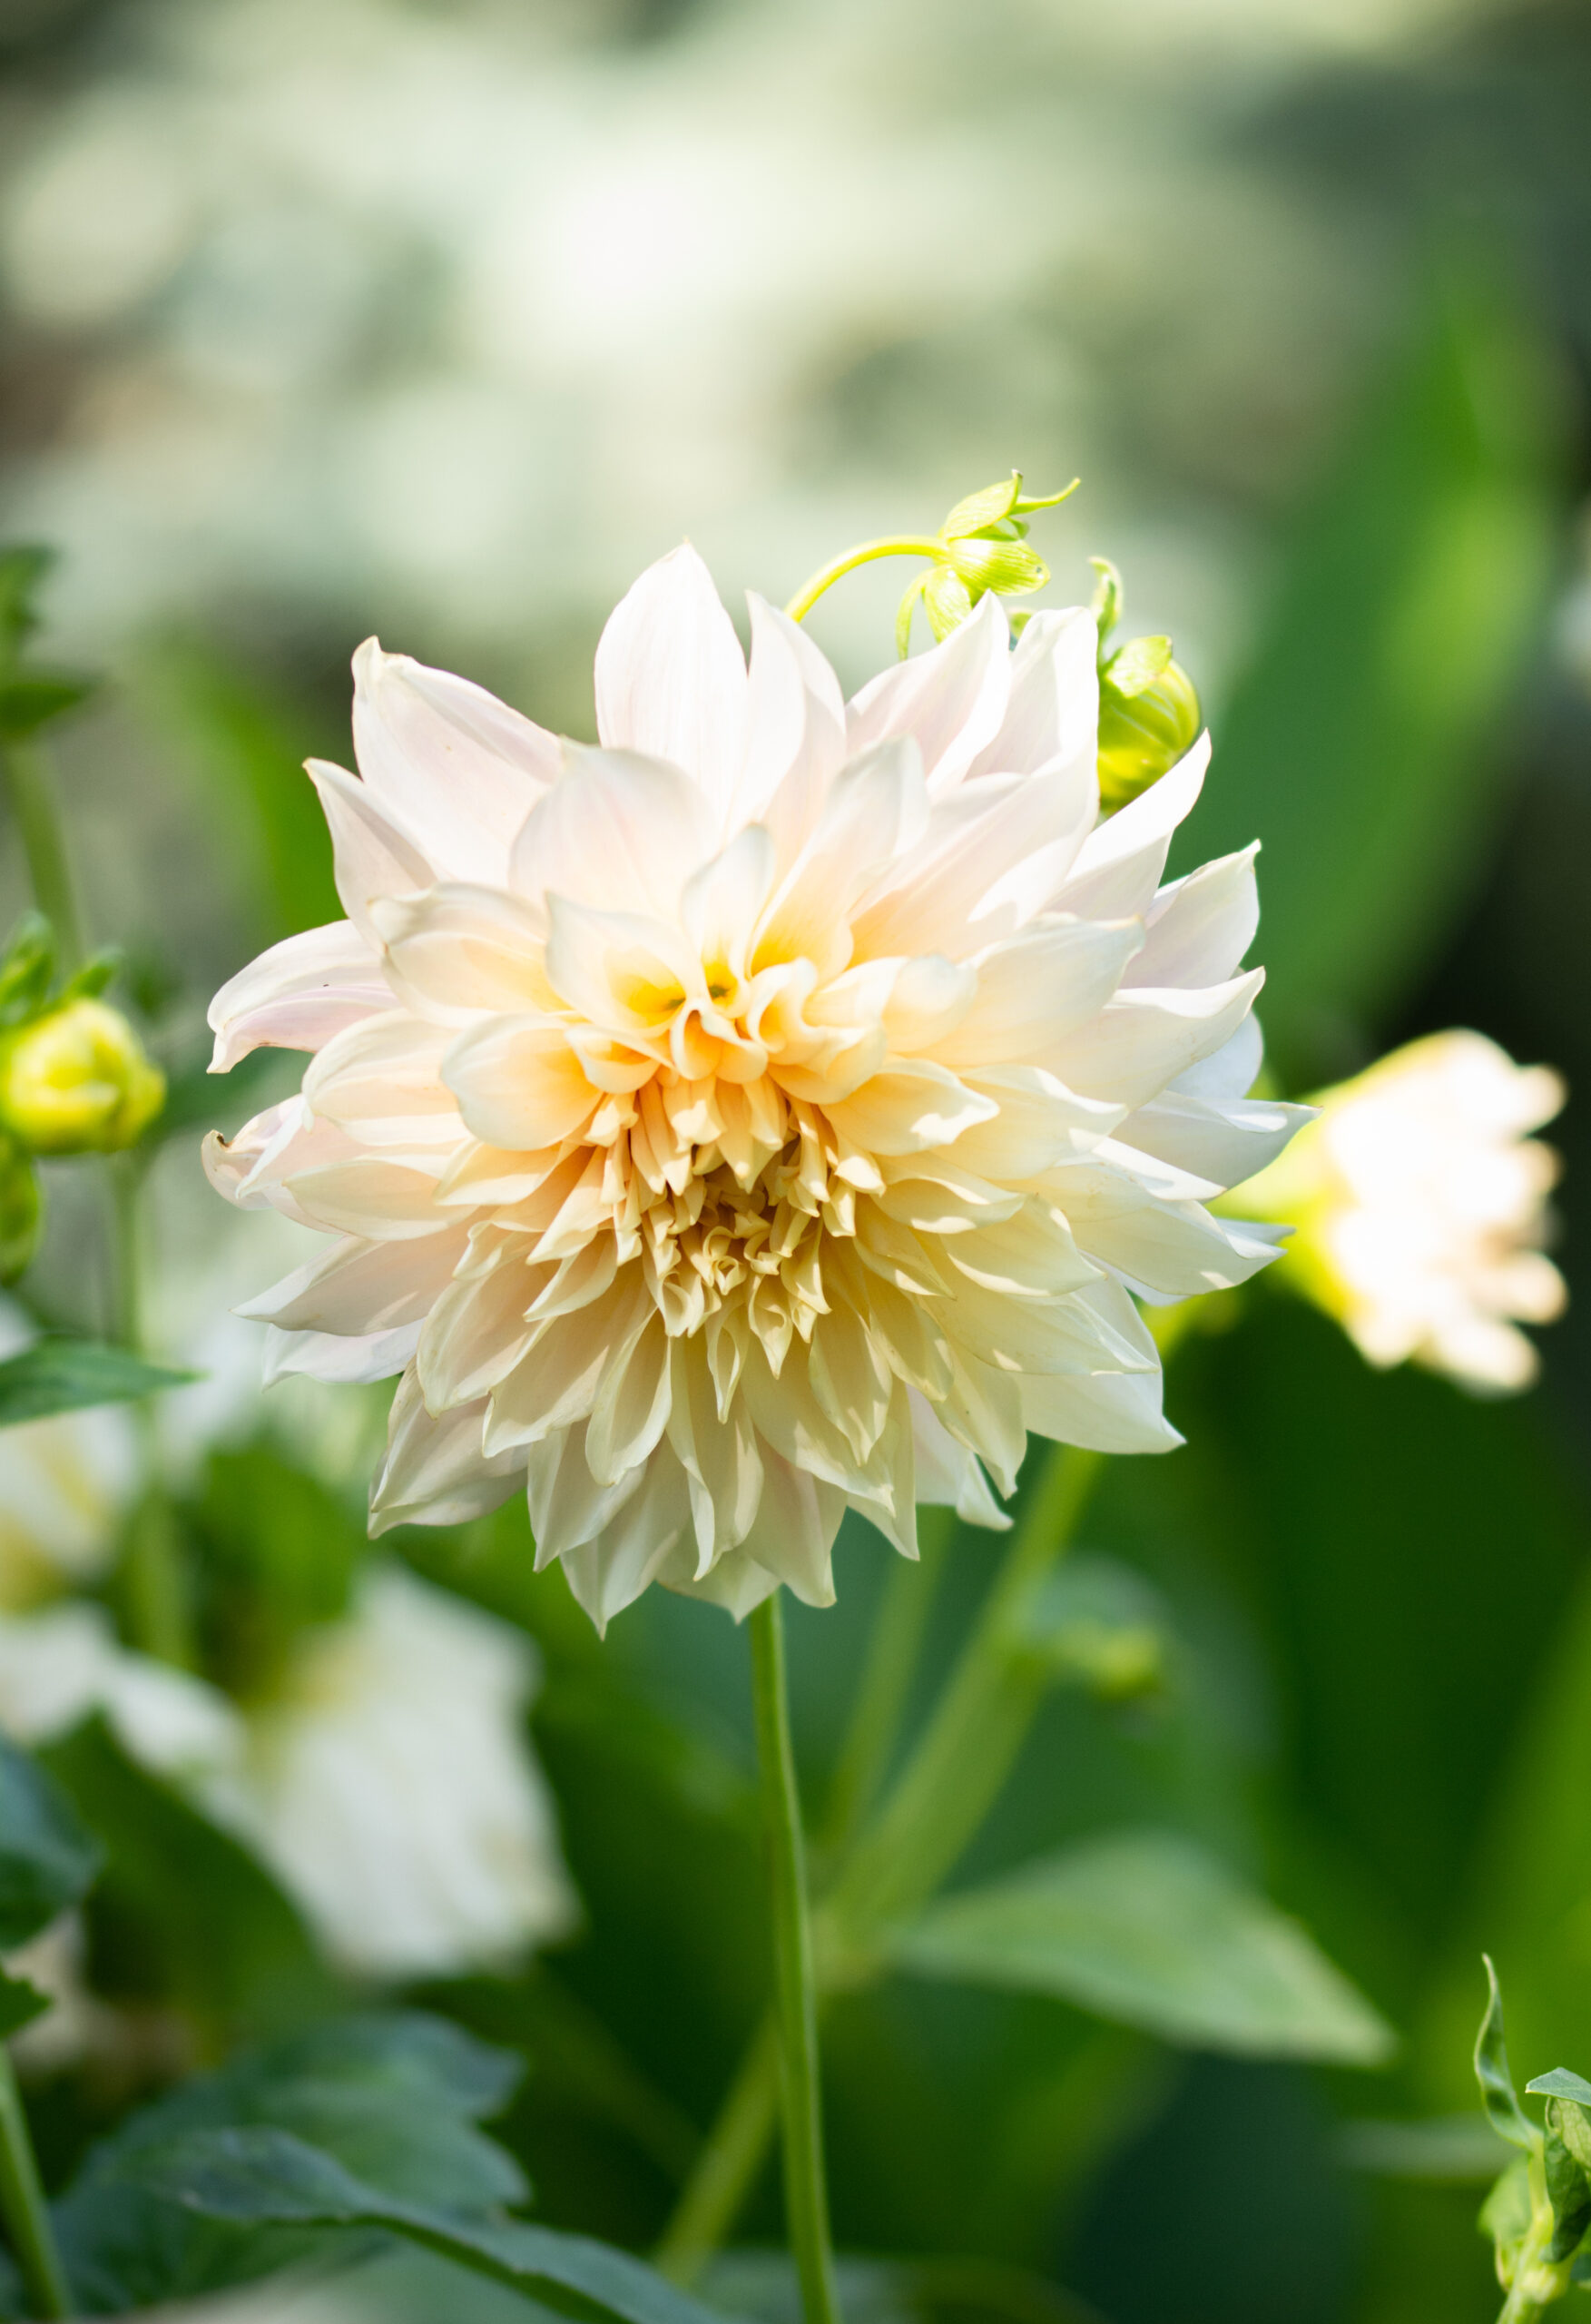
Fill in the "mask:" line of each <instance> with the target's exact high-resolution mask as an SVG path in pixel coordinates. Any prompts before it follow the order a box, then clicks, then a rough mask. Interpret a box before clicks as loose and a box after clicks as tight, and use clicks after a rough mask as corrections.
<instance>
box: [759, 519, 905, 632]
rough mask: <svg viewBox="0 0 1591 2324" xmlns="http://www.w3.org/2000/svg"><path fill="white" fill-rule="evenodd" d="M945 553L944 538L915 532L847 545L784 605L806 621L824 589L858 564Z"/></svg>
mask: <svg viewBox="0 0 1591 2324" xmlns="http://www.w3.org/2000/svg"><path fill="white" fill-rule="evenodd" d="M944 554H945V544H944V542H943V541H938V540H928V539H924V538H921V537H918V535H916V534H914V533H892V534H889V535H887V536H885V537H883V538H881V539H879V540H876V541H863V542H862V543H861V544H860V546H859V547H857V548H848V549H846V550H845V551H844V552H843V554H842V555H840V556H837V557H834V558H833V559H831V560H830V563H829V564H827V565H825V566H821V567H820V570H819V571H818V572H816V573H814V574H813V576H812V577H811V579H810V581H809V582H807V583H806V584H805V586H803V587H801V588H800V589H798V590H797V591H796V593H795V596H793V597H792V598H791V601H790V603H789V605H788V606H786V607H785V609H784V610H785V612H786V613H787V614H788V615H790V618H791V621H805V619H806V617H807V615H809V614H810V612H811V610H812V607H813V606H815V605H816V604H817V602H818V600H819V598H820V596H822V594H823V592H824V590H825V589H831V588H832V587H833V586H834V584H835V583H836V582H837V581H842V580H843V579H844V578H845V576H846V575H847V574H848V573H854V572H855V571H856V569H857V567H858V566H859V565H871V564H872V563H873V561H874V560H875V558H877V557H880V556H926V557H928V558H931V559H934V560H938V558H939V557H942V556H944Z"/></svg>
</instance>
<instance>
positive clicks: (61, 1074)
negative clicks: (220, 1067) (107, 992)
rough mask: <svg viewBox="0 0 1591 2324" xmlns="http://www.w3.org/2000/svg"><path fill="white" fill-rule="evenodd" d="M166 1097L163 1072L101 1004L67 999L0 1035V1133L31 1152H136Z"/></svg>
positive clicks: (120, 1019) (118, 1017)
mask: <svg viewBox="0 0 1591 2324" xmlns="http://www.w3.org/2000/svg"><path fill="white" fill-rule="evenodd" d="M165 1094H166V1078H165V1076H164V1074H163V1073H162V1071H161V1070H160V1068H159V1067H158V1066H154V1065H152V1064H151V1063H150V1061H149V1059H148V1058H147V1057H146V1056H145V1055H144V1052H143V1047H142V1043H141V1042H140V1040H139V1039H138V1036H137V1034H136V1033H135V1032H134V1031H133V1028H132V1026H131V1025H130V1024H129V1023H128V1022H127V1019H125V1017H123V1015H122V1014H121V1012H120V1011H119V1010H118V1009H112V1008H110V1007H108V1006H107V1004H106V1003H105V1002H104V1001H103V1000H81V999H80V1000H68V1001H66V1002H65V1003H64V1005H63V1006H62V1007H60V1008H58V1009H50V1010H49V1011H48V1012H47V1013H46V1014H45V1015H44V1016H43V1017H38V1018H35V1019H34V1021H33V1023H32V1024H31V1025H25V1026H23V1027H21V1028H20V1029H19V1030H17V1031H16V1032H14V1033H9V1034H6V1035H5V1036H4V1037H0V1131H4V1132H5V1133H6V1134H8V1135H9V1136H10V1137H13V1138H15V1141H16V1143H17V1144H18V1145H19V1146H22V1147H25V1148H27V1150H28V1151H29V1152H30V1153H34V1154H109V1153H113V1152H114V1151H115V1150H116V1149H117V1148H118V1147H123V1146H131V1145H132V1143H133V1139H134V1138H135V1137H138V1136H139V1134H140V1132H141V1131H142V1130H143V1129H145V1128H147V1127H148V1125H149V1124H150V1123H151V1122H152V1120H153V1119H154V1118H155V1116H156V1114H158V1113H159V1111H160V1109H161V1107H162V1104H163V1103H164V1101H165Z"/></svg>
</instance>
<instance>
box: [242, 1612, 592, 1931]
mask: <svg viewBox="0 0 1591 2324" xmlns="http://www.w3.org/2000/svg"><path fill="white" fill-rule="evenodd" d="M535 1676H536V1666H535V1649H534V1648H533V1647H532V1645H531V1643H530V1641H529V1640H528V1639H526V1638H525V1637H523V1636H522V1635H521V1634H520V1633H519V1632H518V1631H517V1630H511V1629H509V1628H508V1627H507V1625H506V1624H505V1623H503V1622H499V1621H496V1620H494V1619H493V1618H492V1617H491V1616H489V1615H486V1614H483V1613H480V1612H478V1611H477V1610H476V1609H475V1608H473V1607H469V1606H466V1605H465V1604H463V1603H462V1602H461V1601H460V1600H458V1599H457V1598H453V1597H450V1596H447V1594H445V1593H444V1592H442V1591H440V1590H431V1589H428V1588H427V1587H426V1585H425V1584H424V1583H422V1582H419V1581H415V1580H414V1578H413V1577H412V1576H411V1575H409V1574H407V1573H403V1572H400V1571H397V1570H389V1571H382V1572H378V1573H375V1574H372V1575H371V1576H370V1577H369V1578H368V1581H366V1583H365V1585H364V1589H363V1591H362V1593H361V1596H360V1600H359V1602H358V1607H357V1609H356V1610H355V1611H354V1612H353V1613H352V1614H351V1615H350V1616H349V1618H348V1620H345V1621H342V1622H339V1623H337V1624H335V1625H333V1626H330V1627H329V1628H328V1629H326V1630H321V1631H315V1632H310V1633H309V1634H307V1635H306V1637H305V1638H304V1639H303V1640H302V1641H301V1642H300V1648H299V1650H298V1653H297V1656H296V1659H295V1660H294V1662H293V1664H292V1666H291V1667H290V1670H289V1672H288V1673H287V1675H286V1677H285V1679H283V1681H282V1682H281V1683H280V1686H279V1688H278V1689H277V1690H276V1692H275V1694H274V1695H273V1697H272V1699H271V1700H270V1703H269V1704H266V1705H262V1706H261V1707H260V1708H258V1709H254V1710H251V1711H250V1713H249V1714H248V1717H247V1720H246V1734H245V1738H244V1745H243V1749H242V1752H241V1756H240V1757H239V1758H236V1759H234V1760H233V1762H232V1763H231V1766H230V1767H229V1768H227V1769H226V1770H225V1771H224V1772H223V1773H222V1774H221V1775H220V1777H219V1778H218V1780H216V1781H215V1782H213V1783H212V1784H211V1785H210V1786H209V1787H207V1794H206V1796H207V1797H208V1800H209V1803H210V1805H211V1808H212V1810H213V1811H214V1812H215V1813H216V1815H217V1816H218V1817H220V1818H221V1820H223V1821H225V1822H227V1823H228V1824H230V1825H231V1827H233V1828H234V1829H236V1830H237V1831H239V1832H240V1833H241V1835H243V1836H244V1837H246V1838H248V1839H249V1840H250V1843H251V1844H252V1845H253V1846H255V1847H256V1848H257V1849H258V1851H259V1853H260V1856H262V1857H263V1858H264V1860H265V1861H266V1863H268V1864H269V1865H270V1866H271V1867H272V1869H273V1870H274V1871H275V1872H276V1874H277V1876H279V1878H280V1880H281V1882H282V1883H283V1885H284V1886H285V1887H286V1888H287V1889H288V1890H289V1892H290V1894H291V1895H292V1896H295V1897H296V1898H297V1899H298V1901H299V1903H300V1905H301V1906H302V1907H303V1909H304V1911H305V1912H306V1914H307V1915H309V1919H310V1920H311V1921H312V1922H313V1924H314V1925H315V1926H316V1928H317V1929H318V1930H319V1933H320V1935H321V1936H322V1938H323V1939H324V1941H325V1943H326V1945H327V1946H328V1948H329V1951H330V1952H332V1953H333V1954H334V1955H336V1956H338V1957H339V1959H341V1960H343V1961H344V1962H346V1963H347V1964H348V1965H349V1966H350V1967H352V1968H356V1969H361V1970H366V1971H368V1972H371V1973H373V1974H378V1975H385V1976H420V1975H427V1974H446V1973H447V1972H449V1971H453V1970H457V1969H460V1968H465V1967H468V1966H475V1965H489V1964H492V1963H494V1962H496V1961H500V1960H504V1959H506V1958H508V1957H509V1956H511V1955H514V1954H515V1953H516V1952H519V1951H521V1950H523V1949H524V1947H525V1946H526V1945H530V1944H535V1943H541V1942H545V1941H547V1940H550V1939H552V1938H554V1937H557V1936H560V1935H565V1933H566V1932H567V1931H568V1929H569V1928H570V1927H571V1926H572V1925H573V1924H574V1921H575V1916H576V1910H577V1908H576V1905H575V1895H574V1891H573V1889H572V1887H571V1886H570V1883H569V1878H568V1875H567V1873H566V1872H565V1869H564V1864H563V1859H562V1856H561V1855H560V1852H559V1847H558V1840H557V1834H556V1829H555V1819H554V1811H553V1806H552V1800H551V1797H550V1795H549V1793H548V1791H547V1788H546V1786H545V1781H544V1780H543V1778H542V1776H541V1772H540V1769H539V1768H537V1766H536V1764H535V1760H534V1759H533V1758H532V1757H531V1753H530V1747H529V1744H528V1742H527V1740H526V1738H525V1730H524V1719H525V1709H526V1706H527V1704H528V1701H529V1699H530V1696H531V1693H532V1691H533V1689H534V1687H535Z"/></svg>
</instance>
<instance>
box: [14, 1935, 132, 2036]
mask: <svg viewBox="0 0 1591 2324" xmlns="http://www.w3.org/2000/svg"><path fill="white" fill-rule="evenodd" d="M0 1966H4V1968H5V1973H6V1974H7V1975H8V1976H12V1977H21V1978H23V1979H24V1980H25V1982H26V1983H27V1984H30V1985H32V1986H33V1987H34V1991H35V1992H37V1993H41V1994H45V1995H46V1996H47V1997H48V2000H49V2004H50V2006H49V2008H48V2009H47V2010H45V2011H44V2014H43V2015H42V2016H41V2017H35V2018H34V2020H33V2022H32V2024H28V2025H25V2026H24V2027H23V2028H22V2031H21V2032H20V2033H13V2034H12V2035H11V2037H10V2039H9V2041H8V2042H7V2044H6V2047H7V2048H8V2049H9V2050H10V2052H11V2054H12V2056H13V2058H14V2059H15V2062H16V2063H17V2064H18V2065H19V2066H20V2067H21V2068H22V2070H23V2072H24V2073H36V2074H48V2073H60V2072H61V2071H62V2069H63V2068H64V2067H66V2066H70V2065H74V2064H75V2063H77V2061H78V2059H80V2058H82V2057H85V2056H87V2055H89V2054H91V2053H93V2052H95V2051H98V2052H100V2053H104V2052H105V2051H107V2050H111V2049H113V2048H114V2047H115V2046H116V2044H117V2043H118V2041H119V2038H120V2033H121V2025H120V2021H119V2019H118V2016H117V2014H116V2012H115V2011H114V2010H113V2009H108V2008H107V2007H106V2006H105V2004H104V2003H103V2002H102V2001H98V2000H96V1999H95V1997H94V1995H93V1994H92V1993H91V1992H90V1991H89V1987H88V1984H87V1981H86V1979H85V1978H84V1976H83V1918H82V1915H80V1914H78V1913H75V1912H72V1913H63V1914H62V1915H61V1916H60V1918H59V1919H58V1920H53V1921H52V1922H51V1923H50V1925H49V1927H48V1928H45V1929H41V1930H40V1932H39V1934H38V1935H37V1936H35V1937H34V1938H32V1939H31V1940H30V1941H29V1942H28V1943H27V1944H26V1945H18V1947H17V1948H16V1950H15V1952H14V1953H8V1954H6V1955H5V1960H4V1963H3V1964H0Z"/></svg>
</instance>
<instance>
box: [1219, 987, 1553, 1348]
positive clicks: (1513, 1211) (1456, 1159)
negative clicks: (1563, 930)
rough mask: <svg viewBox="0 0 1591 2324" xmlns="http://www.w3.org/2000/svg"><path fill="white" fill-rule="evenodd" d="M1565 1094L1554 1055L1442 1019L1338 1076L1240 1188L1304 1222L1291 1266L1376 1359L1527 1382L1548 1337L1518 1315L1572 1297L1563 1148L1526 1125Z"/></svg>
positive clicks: (1543, 1312) (1280, 1214) (1544, 1117)
mask: <svg viewBox="0 0 1591 2324" xmlns="http://www.w3.org/2000/svg"><path fill="white" fill-rule="evenodd" d="M1563 1102H1564V1085H1563V1083H1562V1081H1561V1080H1560V1079H1559V1078H1558V1077H1557V1074H1556V1073H1554V1072H1552V1071H1551V1070H1550V1069H1549V1068H1547V1067H1546V1066H1540V1065H1535V1066H1520V1065H1516V1064H1515V1063H1514V1061H1513V1059H1511V1058H1510V1057H1509V1056H1508V1054H1507V1052H1506V1051H1505V1050H1503V1049H1498V1046H1497V1043H1496V1042H1495V1041H1488V1039H1485V1037H1484V1036H1483V1035H1481V1034H1479V1033H1468V1032H1454V1033H1435V1034H1432V1035H1430V1036H1429V1038H1428V1039H1424V1040H1419V1041H1413V1042H1410V1043H1409V1046H1408V1047H1407V1048H1405V1049H1395V1050H1394V1051H1393V1052H1392V1054H1391V1055H1390V1057H1384V1058H1382V1059H1380V1062H1379V1063H1378V1064H1376V1065H1373V1066H1371V1067H1370V1070H1369V1071H1368V1072H1366V1073H1361V1074H1360V1075H1359V1076H1358V1077H1357V1078H1355V1079H1353V1080H1351V1081H1345V1082H1342V1083H1341V1084H1340V1085H1339V1086H1338V1087H1337V1088H1334V1089H1328V1090H1326V1091H1325V1092H1324V1093H1323V1094H1322V1096H1321V1098H1319V1099H1318V1100H1317V1103H1318V1104H1319V1106H1320V1108H1321V1112H1320V1118H1319V1119H1318V1120H1316V1121H1313V1122H1311V1124H1310V1125H1309V1127H1308V1128H1306V1129H1305V1130H1304V1131H1303V1133H1302V1134H1301V1137H1299V1138H1298V1139H1297V1141H1296V1143H1295V1144H1294V1145H1293V1146H1292V1147H1291V1149H1290V1150H1289V1152H1288V1153H1287V1155H1286V1156H1285V1157H1284V1158H1283V1159H1282V1161H1280V1162H1278V1163H1276V1164H1275V1165H1273V1166H1272V1168H1270V1169H1269V1170H1267V1171H1266V1172H1265V1174H1264V1176H1263V1177H1261V1178H1260V1179H1258V1180H1257V1181H1256V1182H1255V1183H1254V1184H1253V1185H1252V1186H1246V1187H1240V1188H1239V1190H1238V1193H1237V1196H1236V1197H1235V1199H1236V1200H1237V1201H1239V1202H1241V1203H1242V1206H1243V1207H1244V1208H1245V1210H1252V1211H1253V1212H1255V1213H1256V1214H1257V1215H1258V1216H1261V1217H1265V1218H1279V1219H1280V1218H1287V1219H1291V1220H1293V1221H1295V1222H1296V1225H1297V1234H1296V1237H1295V1240H1294V1244H1293V1248H1292V1253H1291V1256H1290V1257H1289V1259H1288V1264H1287V1268H1286V1275H1285V1279H1286V1280H1288V1281H1291V1282H1293V1283H1294V1284H1295V1285H1296V1286H1297V1287H1298V1288H1299V1289H1301V1290H1302V1291H1303V1292H1305V1293H1306V1294H1307V1295H1309V1296H1310V1297H1311V1298H1313V1299H1314V1300H1315V1301H1316V1303H1317V1305H1321V1306H1322V1307H1324V1308H1325V1309H1326V1311H1327V1313H1328V1314H1329V1315H1334V1316H1336V1317H1337V1318H1338V1319H1339V1320H1340V1321H1341V1323H1342V1324H1344V1326H1345V1327H1346V1329H1347V1330H1348V1332H1349V1333H1350V1335H1351V1337H1352V1339H1353V1340H1354V1343H1355V1344H1356V1345H1357V1346H1358V1347H1359V1348H1360V1351H1361V1353H1362V1354H1364V1355H1366V1356H1368V1357H1369V1359H1370V1362H1371V1363H1372V1364H1402V1363H1404V1362H1406V1361H1408V1360H1409V1359H1412V1360H1413V1361H1415V1362H1416V1363H1419V1364H1425V1365H1427V1366H1429V1368H1430V1369H1431V1370H1433V1371H1437V1372H1445V1373H1447V1374H1449V1376H1450V1377H1452V1378H1453V1379H1456V1380H1459V1381H1462V1382H1463V1383H1464V1384H1466V1385H1467V1386H1468V1387H1472V1388H1476V1389H1479V1390H1482V1391H1490V1392H1492V1393H1497V1392H1499V1391H1508V1390H1511V1389H1517V1388H1524V1387H1527V1386H1528V1385H1529V1384H1530V1382H1531V1381H1532V1380H1533V1379H1534V1378H1535V1376H1536V1372H1537V1355H1536V1350H1535V1349H1534V1348H1533V1347H1532V1345H1531V1344H1530V1342H1529V1341H1528V1340H1527V1338H1526V1336H1525V1334H1524V1333H1523V1332H1521V1331H1519V1330H1518V1329H1517V1324H1518V1323H1529V1324H1545V1323H1549V1322H1550V1321H1551V1320H1552V1318H1553V1317H1554V1316H1555V1315H1557V1314H1558V1313H1559V1311H1560V1310H1561V1308H1562V1306H1563V1304H1564V1299H1565V1290H1564V1280H1563V1277H1562V1276H1561V1275H1559V1273H1558V1271H1557V1267H1555V1266H1554V1265H1553V1264H1552V1261H1551V1260H1550V1259H1549V1258H1547V1256H1546V1254H1545V1253H1544V1252H1543V1251H1542V1250H1541V1249H1540V1248H1539V1247H1538V1246H1539V1245H1540V1244H1541V1242H1542V1240H1543V1239H1544V1236H1545V1234H1546V1230H1547V1215H1546V1210H1547V1194H1548V1192H1549V1190H1550V1189H1551V1187H1552V1186H1553V1183H1554V1181H1555V1180H1556V1178H1557V1169H1558V1165H1557V1156H1556V1155H1555V1154H1554V1153H1553V1152H1552V1150H1551V1148H1550V1147H1545V1146H1542V1145H1540V1144H1539V1143H1538V1142H1537V1140H1536V1139H1534V1138H1530V1137H1527V1135H1526V1133H1527V1131H1529V1130H1533V1129H1538V1128H1540V1127H1541V1125H1542V1124H1543V1123H1544V1122H1547V1121H1550V1120H1551V1119H1552V1118H1553V1116H1554V1115H1555V1114H1556V1113H1557V1111H1558V1109H1559V1108H1560V1107H1561V1106H1562V1104H1563Z"/></svg>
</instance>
